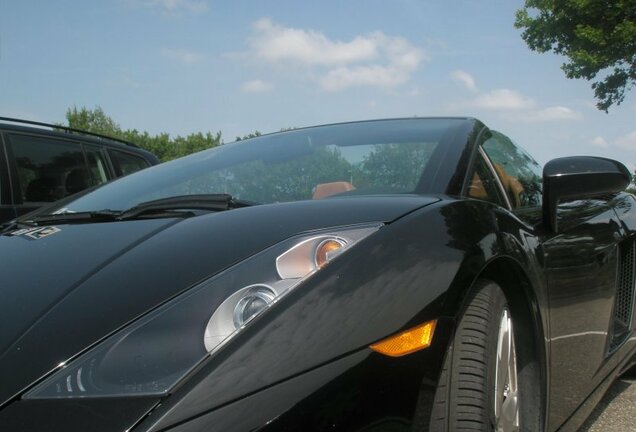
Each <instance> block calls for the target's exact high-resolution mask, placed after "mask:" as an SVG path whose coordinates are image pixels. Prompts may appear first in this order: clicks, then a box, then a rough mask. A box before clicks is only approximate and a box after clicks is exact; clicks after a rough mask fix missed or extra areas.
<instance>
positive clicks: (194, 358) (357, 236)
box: [24, 224, 381, 399]
mask: <svg viewBox="0 0 636 432" xmlns="http://www.w3.org/2000/svg"><path fill="white" fill-rule="evenodd" d="M380 226H381V225H379V224H375V225H365V226H358V227H353V228H343V229H340V230H330V231H324V232H317V233H313V234H311V235H303V236H298V237H294V238H291V239H288V240H285V241H283V242H281V243H279V244H277V245H275V246H272V247H271V248H269V249H266V250H265V251H263V252H260V253H258V254H256V255H254V256H253V257H251V258H249V259H247V260H245V261H243V262H241V263H239V264H237V265H235V266H234V267H232V268H230V269H228V270H226V271H224V272H222V273H220V274H218V275H216V276H214V277H212V278H210V279H208V280H206V281H204V282H202V283H201V284H199V285H197V286H196V287H194V288H192V289H190V290H188V291H187V292H185V293H184V294H182V295H180V296H178V297H176V298H175V299H173V300H171V301H169V302H167V303H165V304H164V305H162V306H160V307H159V308H157V309H155V310H154V311H152V312H150V313H149V314H147V315H146V316H144V317H142V318H140V319H138V320H137V321H135V322H134V323H132V324H131V325H129V326H128V327H126V328H124V329H123V330H121V331H119V332H117V333H115V334H114V335H112V336H110V337H108V338H107V339H105V340H103V341H102V342H101V343H99V344H97V345H96V346H95V347H93V348H92V349H90V350H89V351H88V352H86V353H85V354H83V355H80V356H79V357H77V358H75V359H73V360H72V361H70V362H67V364H64V365H61V367H60V369H59V370H57V371H55V372H54V373H53V375H51V376H50V377H48V378H46V379H45V380H44V381H43V382H41V383H40V384H38V385H37V386H35V387H34V388H33V389H32V390H30V391H29V392H27V393H26V394H25V395H24V398H25V399H48V398H74V397H110V396H141V395H163V394H166V393H167V392H169V391H170V389H172V388H173V387H174V386H175V385H176V384H177V383H178V382H179V381H180V380H181V379H182V378H183V377H184V376H185V375H186V374H187V373H188V372H189V371H190V370H192V369H193V368H194V367H195V366H196V365H197V364H198V363H200V362H201V361H202V360H204V359H205V358H206V357H207V356H208V355H209V354H210V353H212V352H214V351H216V350H218V349H219V348H220V347H222V346H223V345H224V344H225V343H227V342H228V341H229V340H230V339H231V338H232V337H233V336H234V335H236V334H237V333H238V332H240V331H241V330H242V329H244V328H245V327H246V326H248V325H250V323H252V321H253V320H254V318H255V317H257V316H258V315H260V314H261V313H263V312H265V311H267V310H268V309H269V308H271V307H272V306H273V305H275V304H276V303H277V302H278V301H280V299H281V298H282V297H283V296H285V295H286V294H287V293H289V292H290V291H291V290H293V289H294V288H295V287H297V286H298V285H299V284H300V283H302V282H303V281H305V280H306V279H307V278H308V277H310V276H311V275H312V274H314V273H315V272H317V271H319V270H320V269H321V268H323V267H324V266H325V265H326V264H328V262H329V261H330V260H332V259H334V258H335V257H336V256H338V255H339V254H341V253H343V252H344V251H346V250H347V249H348V248H350V247H351V246H352V245H354V244H355V243H357V242H358V241H360V240H361V239H363V238H365V237H366V236H368V235H370V234H372V233H373V232H375V231H377V230H378V229H379V228H380Z"/></svg>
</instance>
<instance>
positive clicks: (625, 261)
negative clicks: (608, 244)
mask: <svg viewBox="0 0 636 432" xmlns="http://www.w3.org/2000/svg"><path fill="white" fill-rule="evenodd" d="M635 265H636V241H634V239H633V238H632V239H629V240H626V241H624V242H623V243H621V245H620V247H619V263H618V275H617V278H616V298H615V300H614V331H613V336H612V343H611V349H614V348H616V347H618V345H620V344H621V343H622V342H623V341H624V339H625V337H626V336H627V335H628V333H629V330H630V328H631V324H632V314H633V312H634V283H635V282H636V280H635V279H634V277H635V276H636V269H635V268H634V267H635Z"/></svg>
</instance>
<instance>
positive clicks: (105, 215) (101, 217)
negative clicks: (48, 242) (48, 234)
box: [17, 210, 120, 226]
mask: <svg viewBox="0 0 636 432" xmlns="http://www.w3.org/2000/svg"><path fill="white" fill-rule="evenodd" d="M119 213H120V212H117V211H113V210H100V211H91V212H76V213H71V212H67V213H53V214H45V215H40V216H34V217H32V218H29V219H18V220H17V222H18V223H20V224H27V225H35V226H39V225H51V224H58V223H80V222H81V223H86V222H109V221H114V220H117V216H118V215H119Z"/></svg>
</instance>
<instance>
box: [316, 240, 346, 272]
mask: <svg viewBox="0 0 636 432" xmlns="http://www.w3.org/2000/svg"><path fill="white" fill-rule="evenodd" d="M343 246H344V244H343V243H342V242H341V241H339V240H335V239H328V240H325V241H323V242H322V243H320V244H319V245H318V247H317V248H316V265H317V266H318V268H322V267H323V266H324V265H325V264H327V263H328V262H329V255H330V254H331V253H333V252H335V251H337V250H338V249H342V247H343Z"/></svg>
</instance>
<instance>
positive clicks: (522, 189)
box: [483, 131, 543, 209]
mask: <svg viewBox="0 0 636 432" xmlns="http://www.w3.org/2000/svg"><path fill="white" fill-rule="evenodd" d="M491 132H492V136H491V137H490V138H488V139H487V140H486V141H485V142H484V144H483V148H484V150H485V152H486V154H487V155H488V157H489V158H490V160H491V161H492V163H493V166H494V167H495V171H496V172H497V175H498V176H499V180H500V181H501V184H502V185H503V187H504V190H505V191H506V194H507V195H508V198H509V200H510V204H511V205H512V208H513V209H514V208H522V207H534V206H540V205H541V197H542V194H541V190H542V189H541V181H542V175H543V174H542V170H541V166H540V165H539V164H538V163H537V162H536V161H535V160H534V159H533V158H532V156H530V155H529V154H528V153H526V152H525V151H524V150H523V149H522V148H521V147H518V146H516V145H515V144H514V143H513V142H512V141H511V140H510V138H508V137H507V136H505V135H503V134H501V133H499V132H496V131H491Z"/></svg>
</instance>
